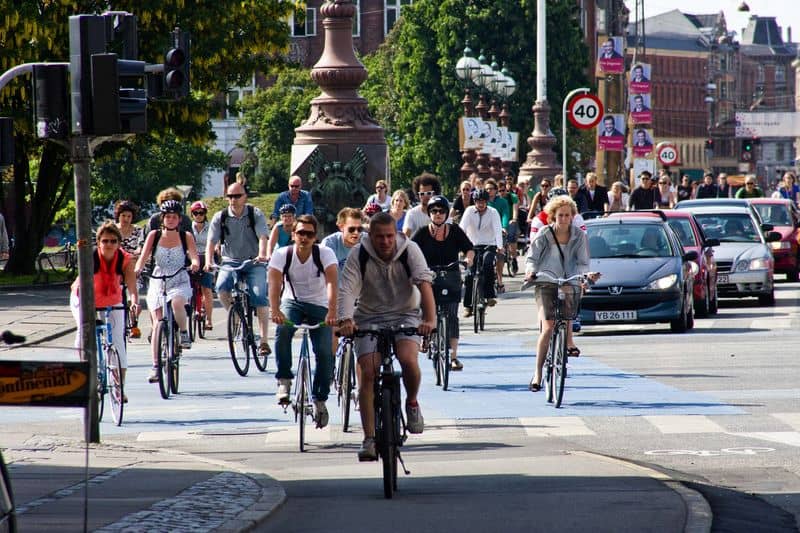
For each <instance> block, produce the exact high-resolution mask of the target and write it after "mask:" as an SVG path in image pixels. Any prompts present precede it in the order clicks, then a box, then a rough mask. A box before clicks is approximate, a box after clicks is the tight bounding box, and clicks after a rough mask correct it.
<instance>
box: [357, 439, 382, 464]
mask: <svg viewBox="0 0 800 533" xmlns="http://www.w3.org/2000/svg"><path fill="white" fill-rule="evenodd" d="M358 460H359V461H377V460H378V451H377V450H376V449H375V439H374V438H373V437H367V438H366V439H364V441H363V442H362V443H361V448H359V450H358Z"/></svg>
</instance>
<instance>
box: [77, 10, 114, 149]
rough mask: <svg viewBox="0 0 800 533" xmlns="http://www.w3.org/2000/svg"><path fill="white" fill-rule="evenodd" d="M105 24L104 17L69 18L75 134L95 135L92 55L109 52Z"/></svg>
mask: <svg viewBox="0 0 800 533" xmlns="http://www.w3.org/2000/svg"><path fill="white" fill-rule="evenodd" d="M106 44H107V38H106V21H105V18H104V17H102V16H101V15H73V16H71V17H69V72H70V93H71V96H72V132H73V133H76V134H83V135H91V134H93V133H94V120H93V119H94V115H93V114H92V63H91V57H92V55H93V54H103V53H105V51H106Z"/></svg>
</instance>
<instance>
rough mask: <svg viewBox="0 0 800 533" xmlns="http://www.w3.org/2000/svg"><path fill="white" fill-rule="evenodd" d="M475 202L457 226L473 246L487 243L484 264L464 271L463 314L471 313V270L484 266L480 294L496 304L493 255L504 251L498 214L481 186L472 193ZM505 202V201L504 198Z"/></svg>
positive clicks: (468, 314)
mask: <svg viewBox="0 0 800 533" xmlns="http://www.w3.org/2000/svg"><path fill="white" fill-rule="evenodd" d="M472 200H473V201H474V202H475V203H474V205H471V206H469V207H467V208H466V209H465V210H464V216H462V217H461V222H460V223H459V226H461V229H462V230H464V233H466V234H467V237H469V240H470V241H472V244H473V245H474V246H486V247H487V248H486V251H485V252H484V254H483V264H481V265H473V268H471V269H470V270H469V271H468V272H467V277H466V279H465V280H464V289H465V291H464V317H470V316H472V280H473V278H474V277H475V275H474V272H473V271H474V270H475V269H477V268H482V269H483V280H484V284H483V294H484V295H485V296H486V300H487V303H488V304H489V305H490V306H493V305H495V304H496V303H497V300H496V299H495V292H494V274H495V260H494V259H495V254H497V255H502V254H503V226H502V222H501V221H500V214H499V213H498V212H497V210H496V209H494V208H493V207H491V206H489V203H488V202H489V193H488V192H486V191H485V190H483V189H476V190H475V191H473V192H472ZM503 201H504V202H505V200H503Z"/></svg>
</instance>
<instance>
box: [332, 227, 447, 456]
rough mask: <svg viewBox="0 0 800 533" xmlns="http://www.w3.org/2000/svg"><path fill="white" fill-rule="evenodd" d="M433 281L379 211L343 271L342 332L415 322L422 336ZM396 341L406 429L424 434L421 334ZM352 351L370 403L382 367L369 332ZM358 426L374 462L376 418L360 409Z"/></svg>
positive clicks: (431, 313) (363, 396)
mask: <svg viewBox="0 0 800 533" xmlns="http://www.w3.org/2000/svg"><path fill="white" fill-rule="evenodd" d="M432 281H433V273H432V272H431V271H430V270H429V269H428V265H427V263H426V262H425V257H424V256H423V255H422V252H421V251H420V249H419V246H417V244H416V243H414V242H412V241H411V240H410V239H408V238H407V237H406V236H405V235H402V234H400V235H398V233H397V226H396V222H395V220H394V218H392V216H391V215H390V214H388V213H383V212H381V213H377V214H376V215H374V216H373V217H372V219H371V220H370V223H369V238H367V239H363V240H362V241H361V242H360V243H359V244H357V245H356V246H355V247H354V249H353V251H352V253H351V254H350V256H349V257H348V258H347V262H346V263H345V267H344V271H343V272H342V275H341V279H340V282H339V302H338V303H339V321H338V323H339V332H340V334H342V335H351V334H352V333H353V331H354V329H355V328H356V327H358V328H360V329H367V328H369V327H371V326H375V327H379V328H380V327H391V326H399V325H402V326H406V327H415V326H416V327H417V332H418V333H419V334H420V335H428V334H430V333H431V331H432V330H433V328H434V327H435V324H436V305H435V303H434V299H433V290H432V289H431V283H432ZM356 301H357V302H358V303H357V304H356ZM420 302H421V305H420ZM420 307H421V311H422V313H421V314H422V317H421V320H420ZM396 339H397V344H396V346H397V348H396V354H397V359H398V361H399V362H400V366H401V367H402V369H403V384H404V385H405V389H406V419H407V428H408V431H409V432H410V433H422V431H423V429H424V420H423V418H422V412H421V410H420V407H419V403H418V402H417V392H418V391H419V385H420V370H419V363H418V362H417V356H418V355H419V344H420V338H419V336H407V335H398V336H397V337H396ZM354 350H355V353H356V356H357V357H358V365H359V368H360V369H361V374H360V379H359V383H358V385H359V391H358V398H359V405H361V406H371V405H373V394H374V390H373V386H374V381H375V375H376V373H377V372H379V371H380V365H381V360H380V356H381V354H379V353H377V339H376V338H375V337H372V336H369V335H368V336H365V337H358V338H356V339H355V341H354ZM361 424H362V427H363V429H364V441H363V443H362V445H361V449H360V450H359V451H358V459H359V460H360V461H376V460H377V459H378V455H377V453H376V450H375V419H374V417H373V411H372V410H371V409H369V408H362V409H361Z"/></svg>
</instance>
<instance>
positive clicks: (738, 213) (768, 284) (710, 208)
mask: <svg viewBox="0 0 800 533" xmlns="http://www.w3.org/2000/svg"><path fill="white" fill-rule="evenodd" d="M681 209H685V210H687V211H689V212H691V213H692V214H693V215H694V216H695V218H696V219H697V221H698V222H699V223H700V227H701V228H702V229H703V233H704V234H705V235H706V237H708V238H711V239H719V241H720V245H719V246H717V247H715V250H714V254H715V256H716V259H717V292H718V294H719V296H720V297H722V298H745V297H752V296H755V297H757V298H758V301H759V303H760V304H761V305H775V288H774V279H775V277H774V276H775V261H774V259H773V258H772V251H771V250H770V248H769V243H770V242H775V241H779V240H780V239H781V234H780V233H778V232H775V231H771V230H772V225H770V224H763V223H759V220H758V218H757V215H756V214H754V211H755V210H754V208H753V207H752V205H751V204H749V203H748V205H743V206H742V205H722V204H720V205H705V206H702V205H699V206H690V207H683V208H681Z"/></svg>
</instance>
